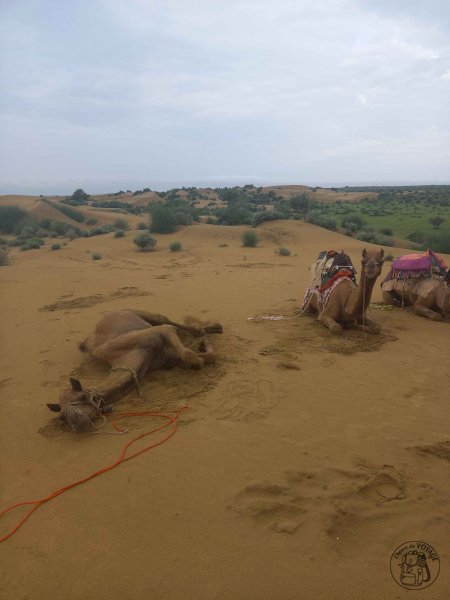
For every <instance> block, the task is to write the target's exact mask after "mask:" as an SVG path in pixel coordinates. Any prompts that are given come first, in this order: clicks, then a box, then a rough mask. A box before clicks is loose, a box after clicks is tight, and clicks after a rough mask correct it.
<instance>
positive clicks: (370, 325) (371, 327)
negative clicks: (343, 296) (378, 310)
mask: <svg viewBox="0 0 450 600" xmlns="http://www.w3.org/2000/svg"><path fill="white" fill-rule="evenodd" d="M356 322H357V323H358V325H362V327H363V328H364V329H365V330H366V331H367V332H368V333H373V334H374V335H378V334H379V333H380V332H381V326H380V325H378V323H376V322H375V321H373V320H372V319H371V318H370V317H368V316H367V315H363V316H361V317H358V319H357V320H356Z"/></svg>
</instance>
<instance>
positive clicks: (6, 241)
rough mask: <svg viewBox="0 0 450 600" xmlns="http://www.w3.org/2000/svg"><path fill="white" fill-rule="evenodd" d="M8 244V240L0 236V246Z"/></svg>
mask: <svg viewBox="0 0 450 600" xmlns="http://www.w3.org/2000/svg"><path fill="white" fill-rule="evenodd" d="M7 245H8V240H7V239H6V238H4V237H1V236H0V246H7Z"/></svg>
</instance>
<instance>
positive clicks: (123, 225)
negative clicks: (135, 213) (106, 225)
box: [112, 217, 130, 231]
mask: <svg viewBox="0 0 450 600" xmlns="http://www.w3.org/2000/svg"><path fill="white" fill-rule="evenodd" d="M112 226H113V228H114V229H121V230H122V231H127V230H128V229H130V225H129V223H128V221H126V220H125V219H123V218H122V217H119V218H118V219H116V220H115V221H114V223H113V224H112Z"/></svg>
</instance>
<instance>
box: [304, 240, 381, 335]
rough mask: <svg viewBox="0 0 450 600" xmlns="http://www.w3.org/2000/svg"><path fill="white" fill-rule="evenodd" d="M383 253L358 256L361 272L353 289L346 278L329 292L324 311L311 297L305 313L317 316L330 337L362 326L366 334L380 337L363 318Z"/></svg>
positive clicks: (375, 326)
mask: <svg viewBox="0 0 450 600" xmlns="http://www.w3.org/2000/svg"><path fill="white" fill-rule="evenodd" d="M383 261H384V251H383V249H380V250H379V251H375V250H369V251H368V250H366V249H365V248H364V250H363V252H362V261H361V264H362V271H361V277H360V282H359V286H358V287H357V286H356V285H355V284H354V283H353V281H351V279H350V278H348V277H342V278H341V280H340V281H339V282H338V283H337V284H336V286H335V287H334V288H333V289H332V291H331V293H330V295H329V297H328V299H327V301H326V304H325V307H323V306H322V302H321V297H320V294H319V293H313V294H312V295H311V297H310V299H309V303H308V305H307V308H306V309H305V312H316V313H318V317H317V318H318V320H319V321H320V322H321V323H322V324H323V325H325V327H328V328H329V330H330V332H331V333H333V334H337V335H339V334H341V333H342V330H343V327H345V326H350V325H354V324H357V325H364V327H365V329H366V330H367V331H368V332H369V333H373V334H378V333H380V330H381V328H380V326H379V325H378V324H377V323H375V322H374V321H372V319H370V318H369V317H367V316H366V314H365V313H366V310H367V307H368V306H369V304H370V299H371V297H372V291H373V287H374V285H375V281H376V280H377V278H378V277H379V276H380V273H381V269H382V267H383Z"/></svg>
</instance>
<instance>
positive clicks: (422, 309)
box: [412, 302, 442, 321]
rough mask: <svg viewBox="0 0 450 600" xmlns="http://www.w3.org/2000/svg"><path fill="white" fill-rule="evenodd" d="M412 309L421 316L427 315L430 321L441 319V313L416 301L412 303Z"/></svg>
mask: <svg viewBox="0 0 450 600" xmlns="http://www.w3.org/2000/svg"><path fill="white" fill-rule="evenodd" d="M412 309H413V311H414V312H415V313H416V315H420V316H421V317H427V318H428V319H431V320H432V321H442V315H441V314H440V313H438V312H436V311H434V310H431V308H427V307H426V306H423V305H422V304H419V303H418V302H416V303H415V304H414V305H413V307H412Z"/></svg>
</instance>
